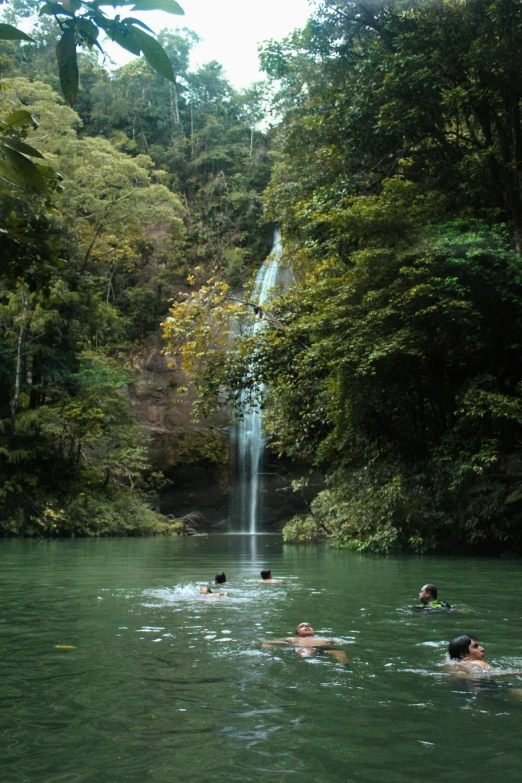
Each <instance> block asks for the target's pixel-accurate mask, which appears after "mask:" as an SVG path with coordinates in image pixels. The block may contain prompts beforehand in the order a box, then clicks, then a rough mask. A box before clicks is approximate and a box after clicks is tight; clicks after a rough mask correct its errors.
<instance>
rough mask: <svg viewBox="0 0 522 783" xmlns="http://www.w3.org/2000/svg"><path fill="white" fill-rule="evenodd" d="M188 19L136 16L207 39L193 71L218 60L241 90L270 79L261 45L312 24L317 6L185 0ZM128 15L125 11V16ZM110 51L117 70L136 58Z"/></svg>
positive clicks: (298, 0)
mask: <svg viewBox="0 0 522 783" xmlns="http://www.w3.org/2000/svg"><path fill="white" fill-rule="evenodd" d="M179 3H180V5H181V7H182V8H183V10H184V11H185V15H184V16H173V15H172V14H166V13H163V12H162V11H148V12H147V13H138V12H137V11H135V12H132V13H131V12H130V11H129V13H128V15H129V16H134V17H136V18H137V19H141V20H142V21H143V22H145V24H147V25H148V26H149V27H150V28H152V30H154V32H155V33H159V31H160V30H162V29H164V28H169V29H170V30H175V29H176V28H183V27H187V28H188V29H189V30H194V32H196V33H197V34H198V35H199V37H200V38H201V39H202V41H201V43H200V44H198V45H197V46H196V47H194V49H193V52H192V58H191V69H192V70H195V69H196V68H197V67H198V66H200V65H204V64H205V63H208V62H210V61H211V60H217V61H218V63H220V64H221V65H222V66H223V68H224V70H225V73H226V76H227V78H228V79H229V80H230V82H231V83H232V84H233V86H234V87H235V88H237V89H240V88H243V87H248V86H249V85H250V84H251V83H252V82H255V81H259V80H260V79H263V78H264V75H263V74H262V73H261V71H260V70H259V59H258V52H257V48H258V44H260V43H262V42H263V41H267V40H269V39H271V38H273V39H275V40H281V39H282V38H284V37H285V36H286V35H288V34H289V33H291V32H292V31H293V30H295V29H296V28H298V27H303V26H304V25H305V24H306V21H307V19H308V17H309V16H310V14H311V12H312V8H313V5H314V4H315V3H314V2H313V0H311V1H309V0H263V2H262V3H254V2H248V1H247V0H218V2H216V0H179ZM123 11H124V9H119V12H120V13H121V15H122V16H123V15H127V14H125V13H122V12H123ZM102 46H103V49H104V51H105V52H106V53H107V54H108V55H109V56H110V57H111V58H112V59H113V60H114V62H115V63H116V64H117V65H124V64H125V63H128V62H130V61H131V60H132V59H134V56H133V55H132V54H130V53H129V52H126V51H125V50H124V49H121V48H120V47H119V46H117V44H113V43H112V42H110V41H104V42H103V43H102Z"/></svg>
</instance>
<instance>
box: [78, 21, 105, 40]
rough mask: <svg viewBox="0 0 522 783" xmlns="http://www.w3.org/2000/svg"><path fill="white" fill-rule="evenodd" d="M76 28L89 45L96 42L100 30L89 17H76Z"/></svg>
mask: <svg viewBox="0 0 522 783" xmlns="http://www.w3.org/2000/svg"><path fill="white" fill-rule="evenodd" d="M78 30H79V31H80V33H81V34H82V36H83V37H85V38H86V39H87V41H88V43H90V44H91V45H92V44H95V43H96V39H97V38H98V35H99V33H100V31H99V30H98V28H97V27H96V25H95V24H94V22H91V20H90V19H86V18H85V17H84V18H83V19H78Z"/></svg>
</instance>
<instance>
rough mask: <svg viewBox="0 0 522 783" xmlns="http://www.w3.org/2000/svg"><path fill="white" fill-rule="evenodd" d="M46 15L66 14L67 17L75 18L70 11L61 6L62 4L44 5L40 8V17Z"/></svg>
mask: <svg viewBox="0 0 522 783" xmlns="http://www.w3.org/2000/svg"><path fill="white" fill-rule="evenodd" d="M44 14H49V15H50V16H60V15H63V14H65V15H66V16H74V14H72V13H71V12H70V11H67V9H66V8H64V7H63V5H61V3H44V5H43V6H42V7H41V8H40V13H39V16H43V15H44Z"/></svg>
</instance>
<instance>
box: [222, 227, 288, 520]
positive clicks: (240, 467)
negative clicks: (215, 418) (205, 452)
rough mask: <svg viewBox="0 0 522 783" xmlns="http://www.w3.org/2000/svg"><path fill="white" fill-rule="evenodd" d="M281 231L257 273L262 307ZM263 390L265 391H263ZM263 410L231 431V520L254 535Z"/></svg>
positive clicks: (274, 270)
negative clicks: (267, 257)
mask: <svg viewBox="0 0 522 783" xmlns="http://www.w3.org/2000/svg"><path fill="white" fill-rule="evenodd" d="M281 252H282V248H281V234H280V233H279V231H278V230H276V231H275V233H274V242H273V245H272V251H271V253H270V257H269V259H268V260H267V261H266V262H265V263H264V264H263V266H262V267H261V269H260V270H259V272H258V273H257V277H256V282H255V289H254V297H255V299H256V301H257V303H258V304H259V305H260V306H261V307H262V306H263V305H264V304H265V303H266V301H267V300H268V298H269V296H270V292H271V289H273V288H274V286H275V284H276V283H277V279H278V273H279V264H280V260H281ZM263 326H264V323H263V319H260V320H259V321H256V322H255V324H254V326H253V327H252V331H253V333H254V334H255V333H256V332H257V331H259V329H262V328H263ZM261 393H262V390H261ZM262 420H263V416H262V412H261V410H260V408H259V407H257V406H256V407H254V408H253V409H252V410H251V411H250V412H249V413H247V414H245V416H244V418H243V419H242V420H241V421H240V422H239V423H238V424H236V425H234V426H233V428H232V432H231V476H232V481H231V485H232V486H231V504H230V521H231V528H232V529H233V530H234V532H240V533H250V534H255V533H257V532H258V522H259V518H260V515H261V513H262V495H263V476H262V469H263V452H264V448H265V440H264V437H263V432H262Z"/></svg>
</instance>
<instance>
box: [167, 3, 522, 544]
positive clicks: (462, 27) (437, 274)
mask: <svg viewBox="0 0 522 783" xmlns="http://www.w3.org/2000/svg"><path fill="white" fill-rule="evenodd" d="M521 47H522V10H521V7H520V3H518V2H514V0H474V1H473V2H459V1H458V0H447V1H443V0H426V1H425V2H421V1H418V2H416V1H414V0H397V1H393V2H382V3H372V4H370V3H363V2H357V1H354V2H348V1H347V0H329V1H328V2H327V3H323V4H320V5H319V7H318V10H317V11H316V13H315V14H314V15H313V16H312V18H311V20H310V22H309V23H308V25H307V27H306V28H305V29H304V30H303V31H297V32H296V33H294V34H293V35H292V36H291V37H289V38H288V39H287V40H286V41H283V42H271V43H269V44H267V45H266V46H265V48H264V51H263V54H262V59H263V63H264V67H265V70H266V71H267V73H268V74H269V76H270V77H272V78H273V79H274V80H277V83H278V84H279V93H278V97H277V108H278V111H279V112H280V114H281V117H282V121H281V123H280V125H279V127H278V130H277V134H276V143H275V146H276V149H277V152H278V159H277V162H276V165H275V167H274V170H273V173H272V177H271V181H270V184H269V186H268V189H267V191H266V209H267V214H268V216H269V217H271V218H272V219H273V220H277V221H278V222H279V224H280V225H281V229H282V233H283V239H284V247H285V258H286V260H287V262H288V263H289V265H290V266H291V267H292V270H293V273H294V279H295V282H294V284H293V285H291V286H290V287H289V288H288V289H287V290H286V291H284V292H282V291H277V292H274V296H273V299H272V303H271V306H270V307H269V308H266V309H264V311H263V312H259V310H257V311H255V310H254V308H253V307H251V306H250V305H249V304H248V303H243V304H241V303H238V302H237V297H235V296H234V295H233V293H232V291H231V289H230V287H227V284H226V281H223V280H222V279H221V278H220V279H214V280H206V281H205V285H203V286H202V287H201V286H198V287H196V289H195V290H194V292H193V293H192V294H191V295H189V296H187V297H185V299H184V300H182V301H179V302H178V303H177V304H176V305H175V306H174V308H173V309H172V312H171V315H170V317H169V319H167V321H166V325H165V327H166V331H167V334H168V335H169V336H170V339H171V341H172V344H173V350H174V349H176V350H177V351H178V352H179V353H180V354H181V355H182V357H183V359H184V361H185V363H186V365H187V367H189V368H190V369H191V372H192V373H193V374H194V376H195V378H196V384H197V385H198V388H199V392H200V403H199V405H200V410H202V411H206V410H212V409H213V407H214V406H215V405H216V404H219V403H220V394H221V393H222V392H221V390H222V388H223V387H224V386H225V387H228V389H229V390H230V394H229V401H232V402H235V403H236V404H238V405H241V404H242V405H245V404H248V403H249V400H250V399H251V395H250V394H249V392H254V391H255V390H259V389H261V387H262V385H263V384H264V385H266V388H267V389H268V391H267V393H266V394H265V399H264V409H265V423H266V425H265V426H266V431H267V434H268V436H269V439H270V442H271V446H272V448H273V449H274V450H276V451H277V452H279V453H280V454H281V455H287V456H290V457H296V458H299V459H303V458H305V459H307V460H308V461H309V463H310V465H312V466H314V467H316V468H320V469H321V470H323V472H324V474H325V477H326V489H325V490H324V491H323V492H321V493H319V495H318V496H317V498H316V499H315V501H314V502H313V504H312V508H311V513H312V520H311V519H310V518H307V519H306V520H305V523H304V524H305V525H308V526H310V525H312V523H313V522H315V524H316V525H318V526H319V528H321V529H324V530H327V531H328V534H329V536H330V538H331V540H332V541H333V542H335V543H337V544H339V545H342V546H348V547H352V548H356V549H359V550H371V551H379V552H388V551H392V550H394V549H399V548H400V549H409V550H413V551H416V552H424V551H429V550H445V551H487V552H493V551H495V552H503V551H516V552H520V551H521V550H522V448H521V447H522V385H521V384H522V359H521V356H522V353H521V347H522V265H521V253H522V168H521V167H522V124H521V114H520V107H521V99H522V66H521V64H520V58H519V56H518V54H517V53H518V52H520V50H521ZM246 299H247V300H248V295H247V297H246ZM232 314H235V316H236V318H237V320H238V323H239V327H238V328H237V334H236V339H235V341H234V342H233V343H231V342H230V339H231V336H232V335H231V333H230V332H231V330H230V328H228V329H227V323H228V322H229V319H230V317H231V315H232ZM260 316H261V317H264V321H265V328H264V330H261V331H259V330H258V331H257V333H256V335H255V336H252V334H251V333H249V331H248V329H247V328H246V326H247V325H248V323H249V322H251V321H252V320H253V319H254V318H256V317H260ZM245 392H246V393H245ZM292 525H293V526H294V528H295V530H294V531H293V532H292V530H289V531H287V533H288V537H290V538H291V537H294V538H297V539H298V538H299V535H300V528H299V520H294V521H293V522H292ZM305 533H306V531H303V535H305Z"/></svg>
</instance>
